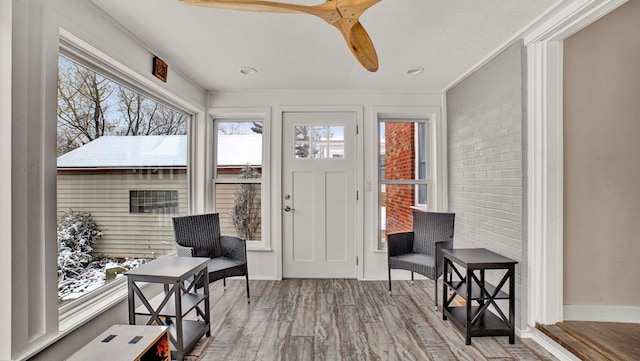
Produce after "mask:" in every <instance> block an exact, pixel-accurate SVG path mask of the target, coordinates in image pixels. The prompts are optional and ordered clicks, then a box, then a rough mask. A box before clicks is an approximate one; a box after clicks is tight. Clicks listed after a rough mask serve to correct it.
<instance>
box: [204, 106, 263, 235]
mask: <svg viewBox="0 0 640 361" xmlns="http://www.w3.org/2000/svg"><path fill="white" fill-rule="evenodd" d="M213 124H214V134H215V136H214V142H215V157H214V176H213V184H214V192H213V193H214V205H215V211H216V212H217V213H219V215H220V228H221V232H222V234H228V235H234V236H237V237H240V238H242V239H245V240H247V241H250V243H249V244H248V245H249V246H250V245H251V243H253V244H254V245H255V244H257V243H258V242H262V241H263V235H264V229H265V225H264V224H263V219H264V217H263V216H262V215H263V212H264V208H265V203H264V202H263V198H264V196H265V194H266V193H265V191H264V177H265V167H264V165H265V161H264V154H263V153H264V152H263V149H264V144H263V138H264V137H263V133H264V122H263V120H262V119H250V118H244V119H238V118H233V119H215V120H214V122H213ZM262 243H263V244H264V242H262Z"/></svg>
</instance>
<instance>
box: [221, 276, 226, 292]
mask: <svg viewBox="0 0 640 361" xmlns="http://www.w3.org/2000/svg"><path fill="white" fill-rule="evenodd" d="M222 287H223V288H224V290H225V291H226V290H227V279H226V278H222Z"/></svg>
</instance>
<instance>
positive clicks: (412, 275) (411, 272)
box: [411, 272, 413, 285]
mask: <svg viewBox="0 0 640 361" xmlns="http://www.w3.org/2000/svg"><path fill="white" fill-rule="evenodd" d="M411 284H412V285H413V272H411Z"/></svg>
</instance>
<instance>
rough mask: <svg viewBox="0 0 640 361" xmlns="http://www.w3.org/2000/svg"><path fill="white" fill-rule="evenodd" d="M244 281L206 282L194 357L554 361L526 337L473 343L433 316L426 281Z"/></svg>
mask: <svg viewBox="0 0 640 361" xmlns="http://www.w3.org/2000/svg"><path fill="white" fill-rule="evenodd" d="M250 286H251V304H247V303H246V294H245V285H244V281H241V280H231V281H227V290H226V291H224V290H223V287H222V282H215V283H213V284H211V285H210V289H211V295H210V297H211V311H212V312H211V319H212V323H211V340H210V342H209V345H208V347H207V348H206V349H204V350H203V351H202V354H201V355H200V357H198V359H199V360H204V361H213V360H216V361H218V360H260V361H263V360H264V361H268V360H295V361H304V360H323V361H324V360H402V361H405V360H465V361H479V360H494V361H506V360H556V358H555V357H553V356H552V355H551V354H550V353H548V352H547V351H546V350H544V349H543V348H542V347H541V346H539V345H538V344H536V343H535V342H533V341H531V340H528V339H520V338H516V343H515V344H514V345H509V343H508V338H507V337H482V338H474V339H473V340H472V345H471V346H466V345H465V343H464V337H463V336H462V334H461V332H460V331H459V330H458V329H457V328H455V326H453V325H452V324H451V323H450V322H448V321H443V320H442V314H441V313H440V312H438V313H436V312H435V311H433V307H432V305H433V283H432V281H429V280H425V281H416V282H415V285H411V283H410V281H394V295H393V296H389V295H388V293H387V289H386V282H384V281H364V282H359V281H356V280H299V279H289V280H282V281H251V283H250Z"/></svg>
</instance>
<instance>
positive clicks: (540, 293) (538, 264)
mask: <svg viewBox="0 0 640 361" xmlns="http://www.w3.org/2000/svg"><path fill="white" fill-rule="evenodd" d="M625 2H626V0H574V1H572V2H570V3H569V4H567V6H566V7H564V8H563V9H562V10H561V11H559V12H558V13H556V14H553V15H550V16H549V18H548V19H545V20H544V21H542V22H541V24H542V25H540V26H539V27H537V28H535V29H533V30H532V31H530V32H529V33H528V35H527V36H525V45H526V46H527V53H528V55H527V56H528V62H529V67H528V81H527V88H528V114H527V116H528V128H527V130H528V143H527V147H528V148H527V157H528V167H527V173H528V174H527V175H528V177H527V178H528V191H527V192H528V194H527V195H528V211H527V214H528V216H527V217H528V229H527V233H528V254H529V255H528V258H529V265H528V267H529V268H528V274H529V279H528V294H529V299H528V309H527V324H528V325H529V326H531V327H534V326H535V324H536V323H542V324H553V323H555V322H558V321H562V320H563V317H564V315H563V283H562V279H563V276H562V275H563V270H564V269H563V171H564V169H563V143H562V142H563V131H562V129H563V128H562V127H563V119H562V104H563V99H562V91H563V86H562V67H563V63H562V47H563V43H562V42H563V40H564V39H566V38H567V37H569V36H571V35H573V34H575V33H576V32H577V31H579V30H581V29H583V28H584V27H586V26H587V25H589V24H591V23H592V22H594V21H595V20H597V19H599V18H601V17H603V16H604V15H606V14H608V13H609V12H611V11H612V10H614V9H615V8H617V7H618V6H620V5H622V4H623V3H625Z"/></svg>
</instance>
